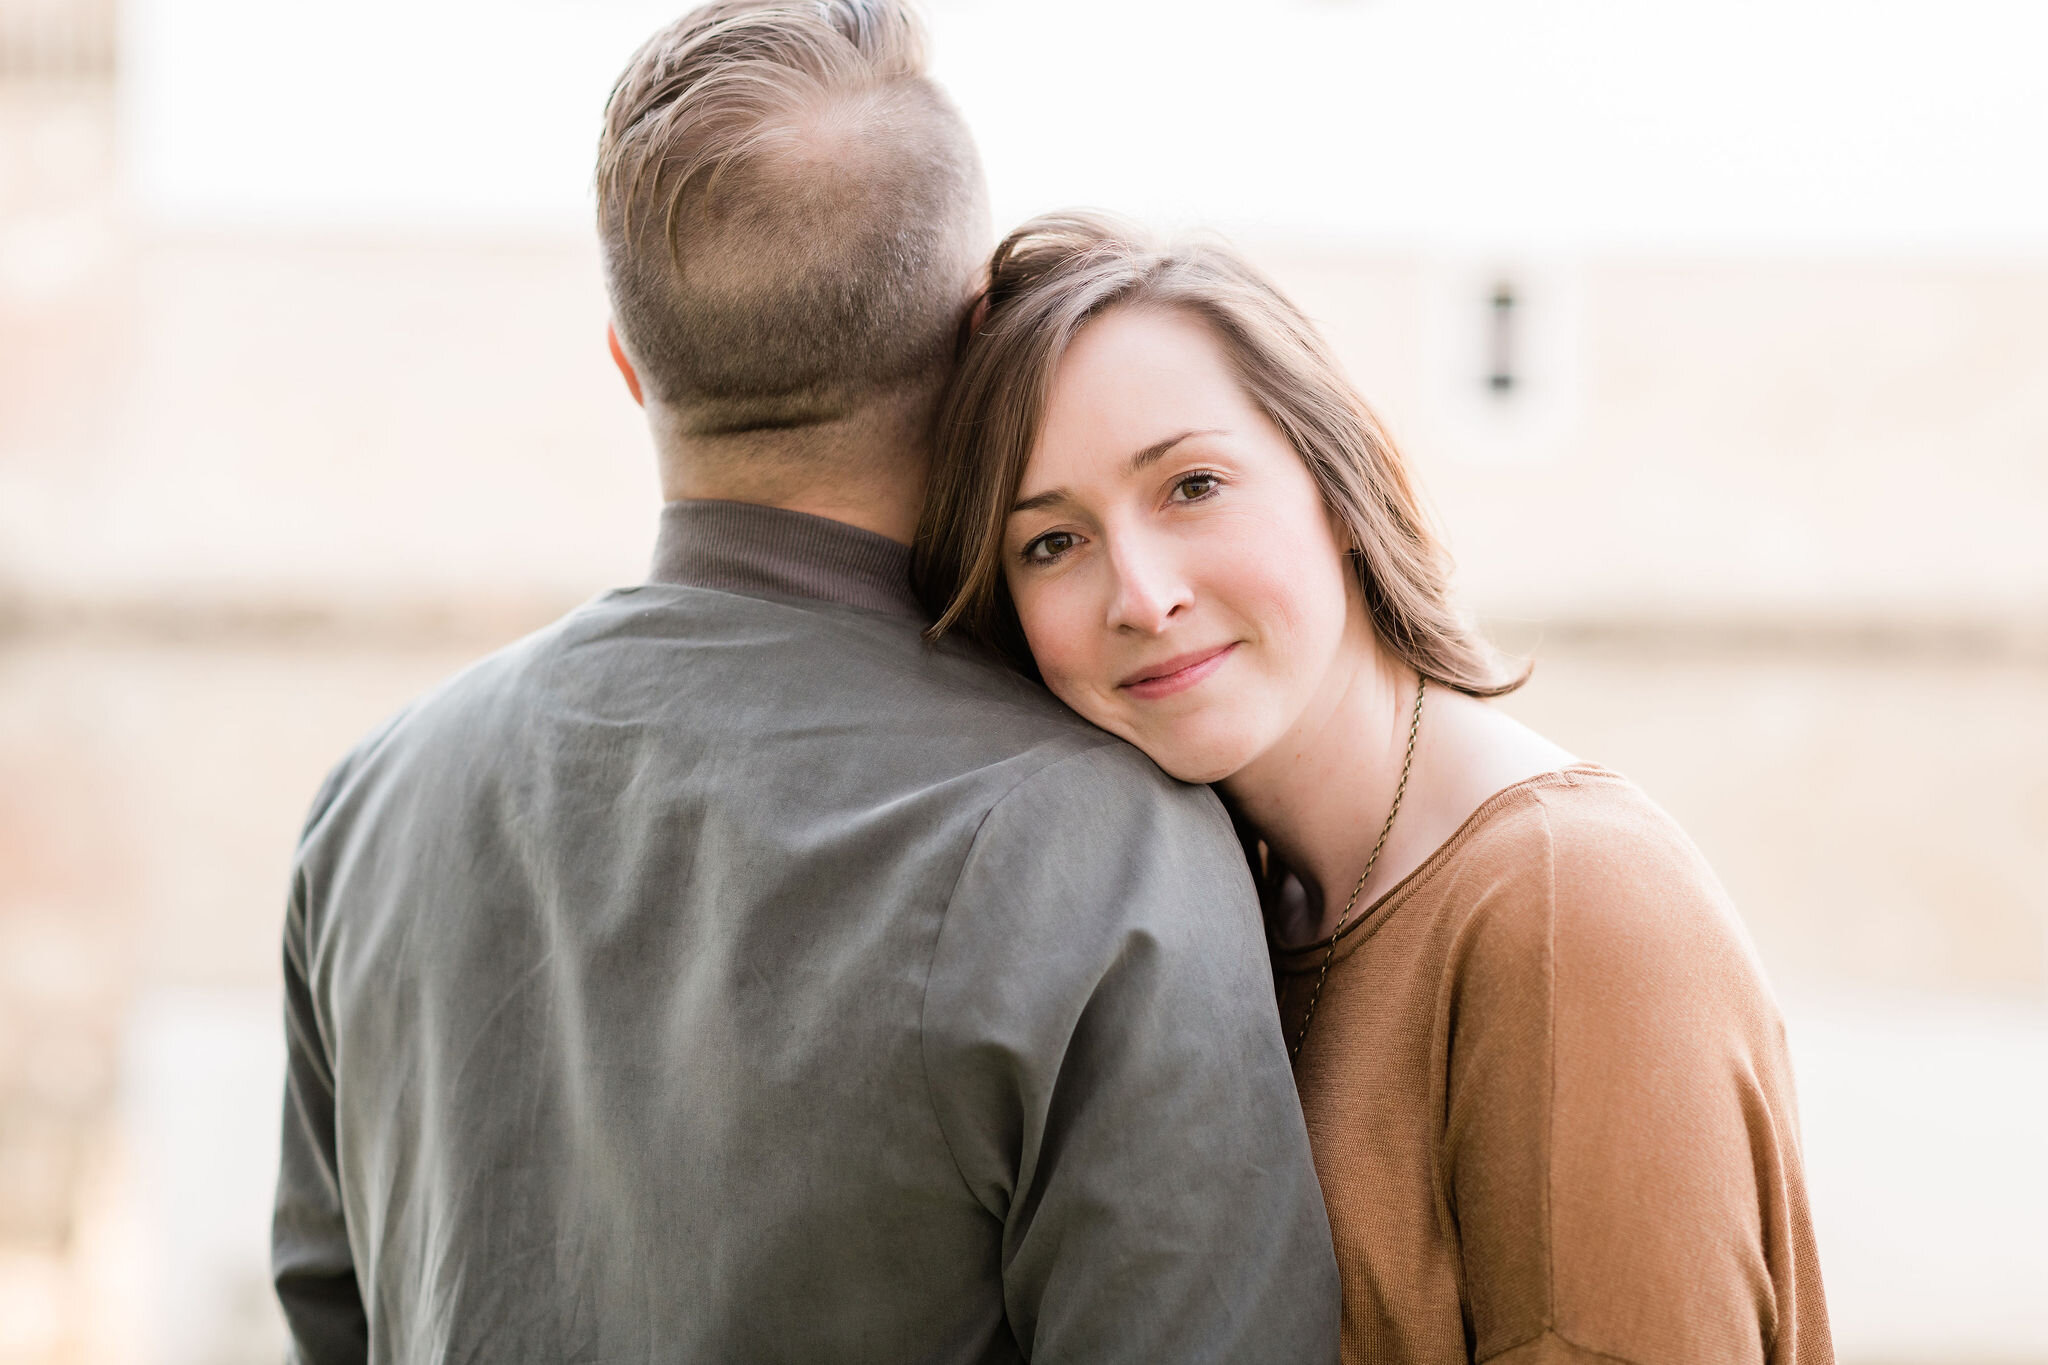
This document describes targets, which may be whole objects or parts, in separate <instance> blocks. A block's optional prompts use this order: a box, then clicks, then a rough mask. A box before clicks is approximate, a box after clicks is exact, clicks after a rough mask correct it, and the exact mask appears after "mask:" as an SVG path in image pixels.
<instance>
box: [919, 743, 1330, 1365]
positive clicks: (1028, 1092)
mask: <svg viewBox="0 0 2048 1365" xmlns="http://www.w3.org/2000/svg"><path fill="white" fill-rule="evenodd" d="M924 1033H925V1058H926V1068H927V1073H928V1078H929V1082H930V1088H931V1092H932V1101H933V1104H934V1107H935V1108H936V1110H937V1113H938V1116H939V1121H940V1125H941V1127H942V1129H943V1131H944V1133H945V1135H946V1139H947V1142H948V1144H949V1145H950V1147H951V1149H952V1152H953V1157H954V1160H955V1162H956V1163H957V1164H958V1166H959V1169H960V1174H961V1177H962V1179H963V1180H964V1181H965V1182H966V1183H967V1185H968V1187H969V1188H970V1189H971V1190H972V1191H973V1193H974V1195H975V1197H976V1198H977V1199H978V1200H979V1201H980V1202H981V1203H982V1205H983V1206H984V1207H985V1208H987V1209H988V1211H989V1213H990V1214H991V1215H992V1216H993V1217H994V1218H995V1219H998V1220H1000V1223H1001V1226H1002V1273H1003V1284H1004V1297H1005V1306H1006V1310H1007V1315H1008V1319H1009V1324H1010V1328H1011V1331H1012V1332H1013V1333H1014V1334H1015V1336H1016V1339H1017V1342H1018V1344H1019V1346H1020V1347H1021V1348H1022V1350H1023V1352H1024V1353H1025V1355H1026V1356H1027V1357H1029V1358H1034V1359H1039V1360H1056V1361H1062V1362H1099V1361H1103V1362H1106V1361H1131V1362H1140V1361H1143V1362H1157V1361H1163V1360H1172V1361H1180V1362H1201V1361H1245V1360H1259V1361H1265V1362H1273V1365H1284V1363H1285V1362H1294V1361H1302V1362H1307V1361H1315V1362H1330V1361H1334V1360H1335V1359H1336V1355H1337V1328H1338V1303H1337V1274H1336V1265H1335V1260H1334V1256H1333V1253H1332V1251H1331V1246H1330V1235H1329V1227H1328V1223H1327V1221H1326V1219H1325V1217H1324V1212H1323V1205H1322V1198H1321V1194H1320V1191H1319V1190H1318V1188H1317V1185H1316V1181H1315V1174H1314V1170H1313V1167H1312V1165H1311V1162H1310V1157H1309V1149H1308V1138H1307V1133H1306V1130H1305V1128H1304V1125H1303V1121H1302V1117H1301V1108H1300V1103H1299V1101H1298V1100H1297V1099H1296V1097H1295V1093H1294V1085H1293V1079H1292V1076H1291V1074H1290V1072H1289V1069H1288V1063H1287V1056H1286V1050H1285V1047H1284V1045H1283V1043H1282V1040H1281V1037H1280V1028H1279V1020H1278V1015H1277V1011H1276V1008H1275V1005H1274V998H1273V987H1272V980H1271V977H1270V974H1269V970H1268V967H1267V964H1266V955H1265V948H1264V939H1263V935H1262V933H1261V930H1260V926H1259V920H1258V913H1257V908H1256V903H1255V901H1254V899H1253V895H1252V888H1251V881H1250V875H1249V872H1248V871H1247V869H1246V867H1245V865H1244V861H1243V855H1242V853H1241V851H1240V849H1239V847H1238V844H1237V841H1236V840H1235V839H1234V838H1233V836H1232V834H1231V830H1230V826H1229V823H1228V821H1227V820H1226V819H1225V818H1224V816H1223V813H1222V810H1221V807H1220V806H1219V804H1218V803H1217V802H1216V799H1215V797H1214V795H1213V794H1212V793H1210V792H1209V791H1208V790H1207V789H1206V788H1201V787H1189V786H1185V785H1182V784H1179V783H1175V782H1172V781H1171V780H1170V779H1167V778H1165V777H1163V776H1162V775H1160V774H1159V773H1158V771H1157V770H1156V769H1155V768H1153V767H1152V765H1151V764H1150V763H1149V762H1148V761H1146V760H1145V759H1144V758H1143V757H1142V756H1140V755H1138V754H1137V753H1136V751H1135V750H1132V749H1129V748H1128V747H1126V746H1123V745H1120V744H1119V745H1112V746H1105V747H1102V748H1098V749H1094V750H1090V751H1087V752H1085V753H1081V754H1076V755H1073V756H1070V757H1067V758H1065V759H1062V760H1060V761H1057V762H1055V763H1053V764H1050V765H1049V766H1047V767H1045V768H1043V769H1041V770H1040V771H1039V772H1038V773H1036V774H1035V775H1034V776H1032V777H1031V778H1029V779H1028V780H1027V781H1025V782H1024V783H1023V784H1021V785H1020V786H1019V787H1017V788H1016V789H1014V790H1013V791H1012V792H1011V793H1010V794H1009V795H1008V796H1007V797H1005V798H1004V799H1003V800H1002V801H1001V802H1000V803H999V804H998V805H997V806H996V808H995V809H994V810H993V811H992V812H991V813H990V814H989V815H988V817H987V818H986V820H985V821H984V822H983V824H982V827H981V829H980V831H979V832H978V834H977V835H976V838H975V840H974V844H973V847H972V849H971V850H970V852H969V853H968V855H967V858H966V862H965V864H964V866H963V868H962V871H961V874H960V879H959V882H958V885H957V887H956V889H955V892H954V895H953V897H952V900H951V903H950V906H949V908H948V911H947V917H946V922H945V925H944V927H943V929H942V931H941V933H940V936H939V942H938V944H937V947H936V950H935V953H934V958H933V963H932V968H931V975H930V979H929V987H928V994H927V999H926V1009H925V1025H924Z"/></svg>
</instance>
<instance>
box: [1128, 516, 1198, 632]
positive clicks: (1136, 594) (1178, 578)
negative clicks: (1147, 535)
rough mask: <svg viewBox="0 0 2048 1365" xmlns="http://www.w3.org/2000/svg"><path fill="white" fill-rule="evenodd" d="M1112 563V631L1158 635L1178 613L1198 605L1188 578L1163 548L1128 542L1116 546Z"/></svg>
mask: <svg viewBox="0 0 2048 1365" xmlns="http://www.w3.org/2000/svg"><path fill="white" fill-rule="evenodd" d="M1109 559H1110V570H1111V573H1112V575H1113V578H1114V581H1113V583H1112V585H1111V589H1110V603H1109V620H1108V625H1109V628H1110V629H1111V630H1128V631H1138V632H1140V633H1142V634H1146V635H1157V634H1158V633H1159V632H1160V631H1162V630H1165V629H1166V626H1167V623H1168V622H1169V621H1170V620H1172V619H1173V616H1174V613H1176V612H1178V611H1180V610H1181V609H1182V608H1183V607H1186V606H1187V605H1189V604H1190V603H1191V602H1192V601H1194V595H1193V593H1192V592H1191V591H1190V590H1189V587H1188V582H1187V578H1186V576H1185V575H1183V574H1182V573H1180V571H1179V566H1178V565H1177V564H1175V562H1174V560H1173V556H1172V555H1171V554H1169V553H1166V552H1165V551H1164V549H1163V547H1159V546H1153V545H1148V544H1145V543H1144V542H1143V541H1142V540H1137V541H1127V542H1126V543H1123V544H1118V545H1113V546H1112V548H1111V551H1110V556H1109Z"/></svg>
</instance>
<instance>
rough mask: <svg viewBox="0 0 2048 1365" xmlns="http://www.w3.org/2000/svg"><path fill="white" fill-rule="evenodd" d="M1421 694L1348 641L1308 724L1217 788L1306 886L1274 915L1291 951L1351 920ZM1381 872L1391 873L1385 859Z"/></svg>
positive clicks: (1409, 675)
mask: <svg viewBox="0 0 2048 1365" xmlns="http://www.w3.org/2000/svg"><path fill="white" fill-rule="evenodd" d="M1415 686H1416V675H1415V673H1414V671H1413V670H1412V669H1410V668H1408V667H1407V666H1406V665H1405V664H1400V663H1397V662H1394V661H1392V660H1389V659H1387V658H1386V656H1384V655H1383V654H1382V653H1381V651H1380V650H1378V649H1377V648H1375V647H1374V646H1373V645H1372V644H1370V643H1366V642H1361V641H1357V640H1355V639H1347V640H1346V647H1345V648H1344V649H1343V650H1341V651H1340V652H1339V654H1338V657H1337V658H1336V660H1335V661H1333V664H1332V666H1331V670H1330V676H1329V678H1328V679H1327V681H1326V683H1325V685H1324V686H1323V687H1322V688H1321V689H1320V690H1319V692H1318V694H1317V696H1316V698H1315V700H1314V702H1313V703H1312V704H1311V705H1310V706H1309V707H1308V708H1307V709H1306V710H1304V712H1303V713H1302V716H1301V717H1300V719H1299V720H1297V721H1296V723H1295V724H1294V725H1293V726H1292V727H1290V728H1289V729H1288V731H1287V732H1286V733H1285V734H1283V735H1282V736H1281V738H1280V740H1279V741H1278V742H1277V743H1275V744H1274V745H1272V746H1271V747H1270V748H1268V749H1267V750H1266V751H1265V752H1264V753H1262V754H1260V755H1259V756H1258V757H1257V758H1255V759H1253V760H1252V761H1251V762H1250V763H1248V764H1246V765H1245V766H1244V767H1243V768H1240V769H1239V770H1238V771H1237V772H1235V773H1232V774H1231V775H1230V776H1229V777H1227V778H1225V779H1223V781H1221V782H1220V783H1218V784H1217V785H1218V788H1219V789H1220V790H1221V792H1222V794H1223V796H1224V798H1225V799H1226V800H1227V801H1228V802H1229V803H1230V805H1231V806H1232V808H1233V809H1234V810H1235V811H1236V812H1237V814H1238V815H1239V817H1240V818H1241V819H1243V820H1244V821H1245V822H1246V823H1248V824H1249V825H1250V826H1251V827H1252V829H1253V830H1254V831H1256V832H1257V834H1258V836H1259V838H1260V839H1261V840H1263V841H1264V842H1265V844H1266V847H1267V849H1268V851H1269V852H1270V854H1271V856H1272V857H1273V859H1274V860H1275V861H1276V862H1277V864H1278V865H1279V866H1280V867H1281V868H1283V869H1284V870H1285V871H1286V872H1287V873H1288V874H1289V875H1290V876H1291V877H1292V878H1293V879H1294V880H1295V881H1296V882H1297V883H1298V884H1299V895H1298V896H1291V897H1290V898H1289V899H1288V900H1287V901H1286V902H1285V903H1283V904H1281V905H1278V906H1269V907H1268V911H1269V913H1271V914H1275V915H1276V916H1277V918H1278V921H1279V922H1277V923H1276V924H1275V926H1274V927H1275V931H1276V933H1278V934H1279V935H1280V937H1281V938H1282V940H1283V941H1297V940H1299V941H1313V940H1314V939H1317V938H1321V937H1324V936H1327V935H1328V934H1329V933H1330V932H1331V931H1332V929H1333V928H1334V927H1335V922H1336V920H1337V918H1338V916H1340V915H1341V914H1342V913H1343V910H1344V906H1345V903H1346V902H1347V901H1348V900H1349V899H1350V897H1351V891H1352V888H1353V887H1354V886H1356V885H1357V884H1358V877H1359V874H1360V873H1361V872H1363V871H1364V870H1365V863H1366V859H1367V858H1368V857H1369V856H1370V854H1371V853H1372V846H1373V843H1374V841H1375V840H1377V839H1378V837H1379V832H1380V829H1381V827H1382V826H1383V825H1384V824H1385V822H1386V818H1387V811H1388V809H1389V807H1390V806H1391V805H1392V804H1393V800H1394V792H1395V789H1396V787H1397V786H1398V785H1399V782H1400V778H1401V763H1402V756H1403V754H1404V753H1405V751H1406V749H1407V745H1408V728H1409V720H1410V717H1411V715H1412V713H1413V708H1414V702H1415ZM1425 725H1426V721H1425ZM1413 781H1414V778H1413V776H1412V775H1411V777H1410V782H1411V784H1412V783H1413ZM1389 846H1390V850H1389V851H1391V846H1392V839H1391V838H1390V839H1389ZM1380 863H1381V865H1382V866H1385V865H1386V864H1387V863H1388V858H1387V856H1386V853H1385V852H1383V853H1382V854H1381V858H1380ZM1381 882H1382V877H1381V876H1380V870H1379V869H1378V868H1375V870H1374V873H1373V876H1372V877H1371V878H1369V879H1368V881H1367V884H1366V885H1365V886H1364V887H1362V888H1361V889H1360V894H1359V901H1358V903H1359V905H1366V904H1370V897H1371V896H1372V895H1373V894H1376V892H1375V887H1377V886H1378V885H1380V884H1381ZM1391 884H1392V883H1387V885H1391Z"/></svg>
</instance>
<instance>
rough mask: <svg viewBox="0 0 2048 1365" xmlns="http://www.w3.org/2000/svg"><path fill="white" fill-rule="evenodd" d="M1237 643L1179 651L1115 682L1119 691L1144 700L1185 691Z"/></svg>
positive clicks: (1208, 671) (1227, 655)
mask: <svg viewBox="0 0 2048 1365" xmlns="http://www.w3.org/2000/svg"><path fill="white" fill-rule="evenodd" d="M1237 645H1238V642H1237V641H1235V640H1232V641H1231V642H1230V643H1229V644H1227V645H1223V646H1222V647H1220V648H1217V649H1206V650H1197V651H1196V652H1195V653H1193V654H1182V655H1179V656H1178V657H1176V658H1172V659H1167V660H1164V661H1163V662H1160V663H1156V664H1148V665H1147V666H1146V667H1144V668H1143V669H1141V670H1139V671H1138V672H1137V673H1136V674H1134V675H1132V676H1131V677H1129V678H1127V679H1125V680H1124V681H1123V682H1120V683H1118V684H1117V687H1118V689H1119V690H1121V691H1124V692H1128V693H1130V694H1131V695H1132V696H1134V697H1138V698H1141V699H1142V700H1145V701H1157V700H1158V699H1159V698H1161V697H1170V696H1172V695H1173V694H1174V693H1176V692H1185V691H1187V689H1189V688H1190V687H1193V686H1194V685H1195V684H1196V683H1198V682H1200V681H1202V679H1204V678H1206V677H1208V676H1209V675H1210V674H1211V673H1214V672H1215V671H1216V670H1217V669H1219V668H1221V667H1223V661H1224V660H1225V659H1227V658H1229V657H1230V651H1232V650H1233V649H1236V648H1237Z"/></svg>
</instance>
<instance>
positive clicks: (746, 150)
mask: <svg viewBox="0 0 2048 1365" xmlns="http://www.w3.org/2000/svg"><path fill="white" fill-rule="evenodd" d="M597 201H598V229H599V235H600V237H601V239H602V243H603V249H604V259H605V271H606V278H607V284H608V287H609V289H610V292H611V301H612V310H613V320H614V323H615V325H616V327H617V330H618V333H619V339H620V341H621V343H622V344H623V345H624V347H625V350H626V352H627V355H628V356H629V357H630V358H631V359H632V361H633V363H634V367H635V369H636V370H637V371H638V373H639V376H640V382H641V386H642V388H643V389H644V390H645V391H646V393H647V395H648V396H649V397H650V398H653V399H658V400H660V401H661V402H662V403H663V404H664V405H666V406H667V407H669V408H670V409H671V410H673V411H674V412H675V414H676V415H677V416H678V417H679V419H680V420H681V422H682V424H683V426H684V429H685V430H687V431H690V432H692V433H696V434H711V433H721V432H739V431H754V430H761V429H767V428H777V427H794V426H804V425H808V424H812V423H816V422H823V421H830V420H833V419H835V418H838V417H841V416H844V415H846V414H848V413H852V412H855V411H857V410H859V409H861V408H862V407H864V406H866V405H868V404H869V403H872V402H873V401H875V400H876V399H878V398H880V397H883V396H885V395H887V394H889V393H890V392H892V391H895V390H899V389H903V388H905V387H907V386H911V385H918V386H920V387H922V386H928V385H929V384H930V383H931V382H932V381H933V380H934V379H935V378H938V377H942V376H943V374H944V372H945V366H946V365H947V364H948V363H949V360H950V355H951V347H952V344H953V340H954V337H955V335H956V331H957V327H958V324H959V320H960V316H961V312H962V310H963V308H964V307H965V303H966V298H967V295H968V292H969V289H970V285H971V281H970V277H971V274H972V271H973V268H974V266H975V264H976V263H978V261H979V259H980V256H981V254H982V252H983V251H984V250H985V248H986V245H987V243H986V242H984V241H983V240H981V239H982V237H983V236H984V235H985V233H986V231H987V228H986V220H987V209H986V202H985V191H984V189H983V184H982V175H981V166H980V162H979V160H978V158H977V157H976V155H975V151H974V144H973V140H972V139H971V138H970V136H969V135H968V132H967V129H966V125H965V123H964V122H963V121H962V119H961V118H960V115H959V113H958V112H957V111H956V110H955V109H954V108H953V107H952V105H951V104H950V103H949V102H948V101H947V99H946V97H945V95H944V94H943V93H942V92H941V91H940V90H939V88H938V86H937V85H936V84H934V83H933V82H932V81H931V80H930V79H929V78H928V77H927V76H926V75H925V57H924V33H923V29H922V26H921V25H920V24H919V22H918V20H917V18H916V16H915V14H914V13H913V12H912V11H911V10H910V9H909V8H908V7H907V6H906V5H905V4H904V3H902V0H781V2H780V3H778V2H777V0H715V3H712V4H708V5H705V6H703V7H701V8H699V9H696V10H693V11H691V12H690V13H689V14H687V15H684V16H683V17H682V18H681V19H679V20H677V21H676V22H675V23H673V24H671V25H670V26H669V27H667V28H665V29H663V30H661V31H660V32H659V33H656V34H655V35H654V36H653V37H652V38H650V39H649V40H648V41H647V42H646V44H644V45H643V46H642V47H641V49H640V51H639V52H638V53H637V54H635V55H634V57H633V60H632V62H631V64H629V65H628V66H627V68H626V70H625V73H624V74H623V75H622V76H620V78H619V82H618V85H617V86H616V87H614V89H613V90H612V94H611V99H610V100H609V101H608V102H607V104H606V106H605V129H604V137H603V140H602V142H601V143H600V144H599V153H598V169H597Z"/></svg>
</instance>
